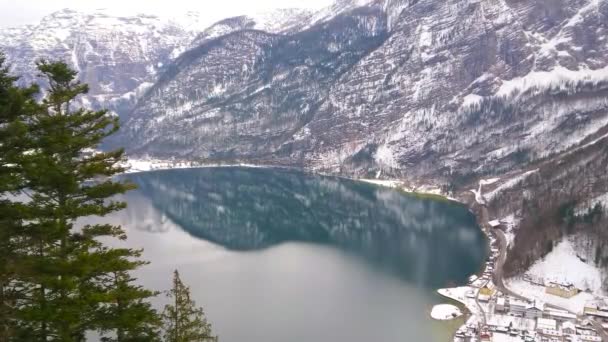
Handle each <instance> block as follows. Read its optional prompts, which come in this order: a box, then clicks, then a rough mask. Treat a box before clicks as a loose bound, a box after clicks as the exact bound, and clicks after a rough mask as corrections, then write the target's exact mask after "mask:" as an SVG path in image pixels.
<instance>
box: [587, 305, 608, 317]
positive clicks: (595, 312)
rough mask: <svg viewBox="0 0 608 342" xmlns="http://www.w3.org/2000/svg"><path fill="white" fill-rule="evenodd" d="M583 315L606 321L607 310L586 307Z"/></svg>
mask: <svg viewBox="0 0 608 342" xmlns="http://www.w3.org/2000/svg"><path fill="white" fill-rule="evenodd" d="M583 313H584V314H585V315H587V316H593V317H600V318H603V319H608V310H607V309H605V308H599V307H589V306H586V307H585V309H584V311H583Z"/></svg>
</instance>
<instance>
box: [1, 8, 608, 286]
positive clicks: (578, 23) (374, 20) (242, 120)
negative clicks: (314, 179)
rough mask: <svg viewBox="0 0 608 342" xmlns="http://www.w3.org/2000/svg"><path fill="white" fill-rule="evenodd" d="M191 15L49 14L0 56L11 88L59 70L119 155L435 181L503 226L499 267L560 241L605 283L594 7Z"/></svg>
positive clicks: (607, 28)
mask: <svg viewBox="0 0 608 342" xmlns="http://www.w3.org/2000/svg"><path fill="white" fill-rule="evenodd" d="M206 26H207V25H203V24H202V23H201V21H200V20H199V19H198V16H197V14H196V13H188V14H187V15H185V16H184V17H183V18H179V19H171V20H169V19H164V18H158V17H154V16H148V15H140V16H134V17H116V16H112V15H109V14H107V13H104V12H95V13H92V14H88V13H79V12H75V11H71V10H64V11H61V12H57V13H54V14H51V15H50V16H48V17H46V18H44V19H43V20H42V21H41V22H40V23H39V24H38V25H34V26H24V27H17V28H10V29H1V30H0V50H2V51H4V52H5V53H6V54H7V57H8V61H9V62H10V63H11V65H12V68H13V71H14V72H15V74H18V75H23V76H24V77H23V78H22V82H26V83H27V82H30V81H32V80H33V79H34V77H36V72H35V65H34V64H33V63H31V62H30V61H33V60H35V59H36V58H40V57H44V58H48V59H63V60H66V61H68V62H69V63H71V64H72V66H73V67H74V68H75V69H76V70H78V71H79V72H80V75H81V78H82V81H83V82H86V83H89V84H90V86H91V91H90V93H89V94H88V96H87V97H85V98H83V99H82V103H81V105H84V106H89V107H93V108H100V107H105V108H109V109H110V110H111V111H113V112H115V113H116V114H117V115H119V116H120V117H121V119H122V121H123V125H122V127H121V132H120V133H119V135H118V136H117V137H116V139H114V140H112V141H110V142H108V145H109V146H126V147H127V152H128V154H129V155H130V156H131V157H133V158H138V157H139V158H143V157H149V158H155V159H158V160H174V161H180V162H192V163H199V164H205V163H209V164H212V163H215V164H221V163H249V164H257V165H275V166H285V167H294V168H299V169H305V170H311V171H317V172H324V173H334V174H341V175H348V176H356V177H367V178H370V177H374V178H392V179H399V180H402V181H403V182H404V183H405V184H406V185H407V186H408V187H409V188H416V187H419V186H422V185H425V186H434V187H436V188H438V189H441V191H442V192H443V193H445V194H450V195H452V196H453V197H456V198H458V199H459V200H462V201H465V202H468V203H470V204H471V206H472V207H474V208H475V209H474V210H476V211H479V212H480V216H482V217H483V216H484V215H485V214H482V213H481V212H482V211H485V209H483V210H482V206H481V205H482V204H483V207H484V208H487V215H489V217H487V219H488V220H490V219H499V220H502V223H503V224H504V225H505V226H506V232H507V237H508V240H509V253H508V259H507V264H506V266H505V271H506V272H507V275H510V276H513V275H517V274H521V273H523V272H526V271H527V270H528V269H529V268H530V267H531V266H533V265H536V264H535V262H537V261H538V260H540V259H541V258H542V257H544V256H546V255H547V254H548V253H549V252H550V251H552V250H553V248H554V247H556V246H559V245H560V244H561V243H564V242H568V243H569V244H571V245H572V248H573V250H574V253H575V254H576V257H578V259H579V260H582V262H584V263H586V264H588V265H591V266H593V267H597V268H599V269H600V270H602V271H601V274H602V278H601V283H599V284H596V285H595V286H592V285H589V284H587V287H589V290H591V291H605V290H607V289H608V271H603V270H605V269H608V248H607V247H608V230H607V229H606V228H608V227H607V223H608V215H606V214H605V213H604V212H605V210H604V209H602V207H606V206H608V174H607V172H606V171H607V167H608V0H367V1H365V0H338V1H337V2H335V3H334V4H333V5H332V6H330V7H328V8H325V9H323V10H321V11H316V12H315V11H307V10H296V9H288V10H278V11H276V12H273V13H266V14H263V15H256V16H240V17H234V18H227V19H225V20H222V21H220V22H217V23H215V24H213V25H212V26H210V27H206ZM471 189H474V192H472V191H471ZM575 285H577V286H578V287H579V288H584V287H585V286H586V285H584V284H582V283H581V284H575Z"/></svg>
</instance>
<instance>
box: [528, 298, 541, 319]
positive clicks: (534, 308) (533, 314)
mask: <svg viewBox="0 0 608 342" xmlns="http://www.w3.org/2000/svg"><path fill="white" fill-rule="evenodd" d="M544 310H545V304H544V303H542V302H537V301H534V303H531V304H528V305H526V312H525V316H526V318H539V317H542V316H543V311H544Z"/></svg>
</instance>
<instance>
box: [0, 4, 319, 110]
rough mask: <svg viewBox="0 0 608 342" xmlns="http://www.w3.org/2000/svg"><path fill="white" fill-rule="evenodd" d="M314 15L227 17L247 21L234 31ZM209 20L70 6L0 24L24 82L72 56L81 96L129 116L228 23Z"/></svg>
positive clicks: (284, 27)
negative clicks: (40, 67) (36, 18)
mask: <svg viewBox="0 0 608 342" xmlns="http://www.w3.org/2000/svg"><path fill="white" fill-rule="evenodd" d="M307 15H309V12H307V11H300V10H281V11H276V12H271V13H263V14H261V15H259V16H254V17H239V18H232V19H227V20H225V22H239V20H240V21H244V22H246V25H245V24H244V25H241V26H239V25H233V26H234V27H233V30H239V29H244V28H245V27H260V28H263V29H266V30H268V31H269V32H275V31H276V32H284V31H288V30H289V29H290V28H291V27H292V26H294V25H295V24H294V23H295V22H298V21H299V20H300V19H303V18H304V19H305V18H306V16H307ZM207 26H208V25H207V24H206V23H205V22H204V21H203V20H202V19H201V18H200V15H199V13H196V12H187V13H185V14H184V15H183V16H181V17H179V18H161V17H157V16H151V15H137V16H127V17H121V16H116V15H112V14H109V13H107V12H105V11H103V10H102V11H97V12H94V13H82V12H77V11H73V10H69V9H65V10H62V11H59V12H55V13H52V14H50V15H48V16H46V17H44V18H43V19H42V20H41V21H40V23H39V24H37V25H29V26H22V27H16V28H6V29H0V51H2V52H4V53H5V54H6V55H7V59H8V63H9V64H10V65H11V69H12V71H13V73H14V74H16V75H20V76H21V77H22V78H21V82H23V83H24V84H25V83H31V82H34V81H37V80H36V75H37V71H36V64H35V62H36V61H37V60H39V59H41V58H44V59H49V60H63V61H66V62H68V63H69V64H70V65H71V66H72V67H73V68H74V69H76V70H77V71H78V72H79V76H80V79H81V81H82V82H85V83H88V84H89V86H90V93H89V94H88V96H87V97H85V98H82V99H81V100H82V103H81V104H82V105H85V106H88V107H92V108H101V107H104V108H109V109H111V110H113V111H115V112H117V113H118V114H120V115H125V114H127V113H129V112H130V111H131V110H132V109H133V106H134V105H135V104H136V102H137V100H138V99H139V98H141V96H143V94H145V92H146V91H147V90H148V89H149V88H150V87H151V86H152V85H153V84H154V83H155V82H156V81H157V80H158V77H159V75H161V74H163V73H164V72H165V68H166V66H167V65H170V63H172V62H173V61H174V60H175V59H176V58H177V57H178V56H180V55H181V54H182V53H183V52H184V51H186V50H188V49H189V48H191V47H192V46H193V42H197V41H199V40H197V39H203V40H204V38H205V37H207V38H210V37H217V36H219V35H222V34H223V33H222V32H224V31H222V29H221V27H222V25H221V23H218V24H216V25H214V26H212V27H211V28H208V27H207Z"/></svg>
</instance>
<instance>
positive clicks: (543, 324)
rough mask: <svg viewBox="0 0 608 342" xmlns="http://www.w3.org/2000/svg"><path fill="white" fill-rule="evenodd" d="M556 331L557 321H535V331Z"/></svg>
mask: <svg viewBox="0 0 608 342" xmlns="http://www.w3.org/2000/svg"><path fill="white" fill-rule="evenodd" d="M542 329H545V330H557V321H556V320H554V319H551V318H539V319H537V320H536V330H542Z"/></svg>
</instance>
